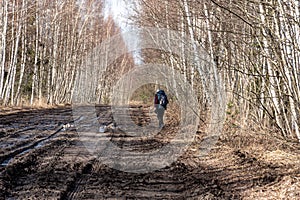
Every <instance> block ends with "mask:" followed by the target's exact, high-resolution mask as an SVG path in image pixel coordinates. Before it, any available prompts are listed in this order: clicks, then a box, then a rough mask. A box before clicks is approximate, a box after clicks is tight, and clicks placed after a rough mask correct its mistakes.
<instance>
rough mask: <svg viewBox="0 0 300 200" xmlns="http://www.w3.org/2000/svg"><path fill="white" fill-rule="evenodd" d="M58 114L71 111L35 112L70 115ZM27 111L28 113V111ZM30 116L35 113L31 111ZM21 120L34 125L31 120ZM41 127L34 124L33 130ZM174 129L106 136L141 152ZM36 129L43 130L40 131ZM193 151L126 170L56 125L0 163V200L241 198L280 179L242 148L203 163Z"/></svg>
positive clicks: (141, 120) (103, 112)
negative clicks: (145, 135) (158, 165)
mask: <svg viewBox="0 0 300 200" xmlns="http://www.w3.org/2000/svg"><path fill="white" fill-rule="evenodd" d="M97 109H98V112H99V113H98V117H99V120H100V121H99V123H108V122H112V121H113V119H112V115H111V113H110V112H111V111H110V107H109V106H106V107H104V106H103V107H98V108H97ZM133 111H134V112H132V113H133V114H132V116H131V117H132V118H133V121H134V122H135V123H136V124H137V125H144V124H146V123H147V120H148V119H147V115H145V114H143V113H139V112H144V111H143V110H142V109H140V107H136V108H135V109H133ZM61 113H63V115H70V111H69V110H68V111H66V109H65V111H62V112H60V111H59V110H56V111H55V112H50V111H47V110H46V111H44V112H42V113H39V112H37V114H38V115H37V116H40V115H42V114H43V115H45V114H48V119H49V120H51V119H53V122H48V124H51V123H54V122H55V123H58V122H59V121H63V122H64V123H68V122H70V120H67V119H69V117H66V116H62V115H61ZM26 115H28V116H30V113H27V114H26ZM17 116H18V115H15V117H17ZM31 117H32V118H35V117H34V114H33V115H32V116H31ZM27 119H29V117H28V118H27ZM45 119H47V118H46V117H45V118H44V120H45ZM10 120H15V119H13V118H11V117H9V120H7V124H10V123H11V122H10ZM37 120H38V119H37ZM31 121H33V120H31ZM22 123H23V124H28V125H29V127H34V125H33V124H31V123H29V122H28V123H27V122H26V121H23V122H22ZM39 123H41V124H47V123H46V122H45V123H44V122H42V121H40V122H39ZM23 124H22V126H20V127H21V128H20V129H21V130H14V131H13V132H11V133H12V134H13V133H14V132H16V131H22V130H24V129H23V128H24V126H23ZM37 124H38V123H37ZM25 128H26V127H25ZM40 128H41V127H40V125H38V126H37V129H40ZM60 128H61V127H57V130H55V131H58V130H59V129H60ZM0 131H1V130H0ZM28 131H31V130H28ZM32 131H35V130H32ZM55 131H54V132H55ZM176 131H177V129H176V126H175V125H173V124H168V125H167V126H166V129H164V130H162V131H161V132H160V133H158V134H157V135H156V136H155V137H153V138H152V139H148V140H147V139H146V140H140V139H138V138H136V137H132V136H129V135H126V133H124V132H122V130H108V132H109V133H108V134H107V135H108V137H110V141H111V142H112V143H114V144H115V145H117V146H118V147H120V148H123V149H126V150H130V149H131V150H133V151H141V152H143V151H151V150H153V149H156V148H160V147H161V145H165V144H167V143H168V142H169V140H170V139H172V138H173V136H174V132H176ZM54 132H53V133H52V132H51V133H50V134H54ZM35 133H37V134H41V132H40V131H39V130H38V131H36V132H35ZM6 136H7V137H8V136H9V134H7V135H6ZM48 136H50V135H48ZM48 136H47V137H48ZM35 139H36V140H35V141H34V143H35V144H38V141H40V140H43V139H45V138H38V137H37V138H35ZM1 141H4V140H1ZM45 141H46V140H45ZM30 144H31V145H32V144H33V143H30ZM21 148H25V147H21ZM23 150H24V149H23ZM187 154H188V153H187ZM191 154H192V153H191ZM191 154H188V155H186V157H187V158H184V156H185V155H183V156H182V157H179V158H178V160H177V161H176V162H174V163H173V164H171V165H170V166H167V167H165V168H163V169H160V170H157V171H154V172H149V173H145V174H132V173H126V172H122V171H118V170H116V169H112V168H109V167H108V166H106V165H104V164H102V163H101V162H100V161H98V160H97V159H94V158H93V156H91V155H90V154H89V152H88V151H87V150H86V149H85V146H84V145H83V144H82V142H81V141H80V138H79V136H78V133H76V132H75V131H74V130H66V131H62V130H60V131H59V132H58V133H57V134H56V135H55V136H54V137H52V138H50V139H49V140H48V141H47V142H45V143H43V146H41V147H40V148H32V150H30V151H28V152H26V153H25V154H23V155H18V154H17V155H15V156H14V160H13V161H12V162H11V163H10V164H9V165H8V166H7V167H5V168H3V173H1V174H0V199H6V198H12V199H80V200H81V199H242V196H241V195H240V194H241V193H242V191H244V190H246V189H249V188H252V187H254V186H264V185H266V184H273V183H278V182H279V181H280V180H281V177H282V176H284V174H280V173H279V172H277V171H274V169H273V168H270V167H269V166H268V165H266V164H264V163H261V162H259V161H258V160H256V159H255V158H252V157H249V156H250V155H248V154H245V152H243V151H232V152H230V151H228V152H226V151H225V154H224V151H222V152H219V154H216V153H214V155H213V156H216V157H207V158H205V159H203V160H201V162H200V161H199V160H200V159H198V160H197V159H196V160H195V161H193V160H191V157H192V156H191ZM247 158H248V159H247ZM137 162H138V160H137ZM191 162H195V164H190V163H191Z"/></svg>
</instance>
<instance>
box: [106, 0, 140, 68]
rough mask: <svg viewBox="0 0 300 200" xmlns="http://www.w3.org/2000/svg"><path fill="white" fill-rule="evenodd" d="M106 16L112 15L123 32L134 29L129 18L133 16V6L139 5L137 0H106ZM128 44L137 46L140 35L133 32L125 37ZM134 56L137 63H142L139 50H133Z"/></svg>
mask: <svg viewBox="0 0 300 200" xmlns="http://www.w3.org/2000/svg"><path fill="white" fill-rule="evenodd" d="M104 3H105V6H104V11H103V12H104V18H107V17H108V16H109V15H111V16H112V17H113V19H114V22H115V23H116V24H117V25H118V26H119V27H120V29H121V32H128V31H132V30H134V28H135V27H134V26H133V25H131V23H130V21H129V18H130V17H131V16H133V14H134V13H133V9H132V8H133V7H136V6H137V4H138V3H137V1H136V0H135V1H134V0H104ZM124 40H125V43H126V45H130V46H132V45H133V46H136V45H138V43H139V39H138V35H135V34H131V37H128V34H127V37H124ZM132 55H133V58H134V61H135V64H142V60H141V57H140V56H139V55H140V54H139V52H133V54H132Z"/></svg>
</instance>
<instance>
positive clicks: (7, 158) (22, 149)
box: [0, 126, 63, 167]
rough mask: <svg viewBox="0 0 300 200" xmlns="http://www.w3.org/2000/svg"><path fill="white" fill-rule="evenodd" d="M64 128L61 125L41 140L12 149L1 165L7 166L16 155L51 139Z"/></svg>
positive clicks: (2, 159)
mask: <svg viewBox="0 0 300 200" xmlns="http://www.w3.org/2000/svg"><path fill="white" fill-rule="evenodd" d="M62 129H63V126H60V127H59V128H58V129H57V130H56V131H55V132H54V133H52V134H50V135H49V136H48V137H46V138H42V139H39V140H37V141H35V142H33V143H31V144H30V145H26V146H23V147H21V148H18V149H16V150H14V151H12V152H11V153H9V154H7V155H4V156H3V157H2V158H1V160H0V163H1V166H4V167H5V166H7V165H8V164H9V163H10V162H11V161H12V160H13V159H14V158H15V157H17V156H20V155H22V154H25V153H27V152H28V151H30V150H33V149H35V148H36V147H37V146H39V145H40V144H41V143H43V142H45V141H48V140H50V139H51V138H53V137H54V136H56V135H57V134H58V133H59V132H60V131H61V130H62Z"/></svg>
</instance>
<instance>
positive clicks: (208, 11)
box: [0, 0, 300, 139]
mask: <svg viewBox="0 0 300 200" xmlns="http://www.w3.org/2000/svg"><path fill="white" fill-rule="evenodd" d="M138 5H139V6H138V9H136V10H135V11H136V14H135V15H133V16H132V19H131V22H132V23H133V24H135V25H137V26H146V27H147V26H148V27H157V28H166V29H170V30H176V31H179V32H180V33H182V35H183V36H185V37H189V38H191V40H194V41H195V42H197V43H198V44H199V45H201V46H202V47H203V48H204V49H205V50H206V52H208V54H209V56H210V57H211V58H212V59H213V60H214V62H215V64H216V66H217V70H218V71H217V73H218V74H219V75H220V76H221V77H222V78H223V82H224V85H225V88H226V94H227V104H228V105H227V106H228V108H230V109H231V110H233V111H232V112H230V113H228V114H229V115H235V116H238V118H239V121H240V123H241V124H243V123H244V124H245V123H248V122H249V120H251V123H256V124H260V125H262V126H264V127H272V128H275V129H277V130H280V133H282V136H284V137H285V138H289V139H295V138H298V139H300V133H299V124H300V123H299V114H300V113H299V98H300V83H299V81H300V51H299V50H300V21H299V20H300V14H299V10H300V1H299V0H260V1H248V0H239V1H238V0H230V1H227V0H201V1H200V0H140V1H139V4H138ZM0 16H1V18H0V32H1V39H0V47H1V48H0V51H1V53H0V100H1V103H2V104H3V105H21V104H22V102H28V103H29V104H34V103H36V102H45V103H47V104H58V103H71V101H72V94H73V92H74V91H73V89H74V85H75V84H76V83H75V80H76V77H78V76H86V78H88V75H87V74H85V73H84V67H83V66H84V65H82V64H83V63H84V59H85V57H86V56H87V55H88V54H89V53H90V52H91V51H92V50H93V49H94V48H95V47H96V46H98V45H100V44H101V42H102V41H104V40H105V39H107V38H109V37H111V36H112V35H114V34H118V33H120V30H119V28H118V27H117V26H116V24H115V23H114V21H113V20H112V18H108V19H104V17H103V2H102V1H100V0H86V1H83V0H82V1H73V0H53V1H51V0H39V1H38V0H32V1H28V0H7V1H1V2H0ZM166 40H168V38H166ZM149 55H150V56H149ZM151 55H152V57H151ZM153 55H158V54H157V53H153V52H152V53H149V51H148V52H146V51H144V52H142V53H141V56H142V57H143V60H146V61H147V60H148V61H151V59H154V58H153ZM159 55H160V56H162V57H161V62H165V63H167V64H168V65H169V66H172V67H173V68H174V69H176V70H179V71H180V72H181V73H182V74H183V75H184V77H185V78H186V81H188V82H190V83H191V85H192V86H193V87H194V89H195V90H196V91H199V93H198V94H199V100H200V101H203V102H204V101H206V100H205V98H204V97H205V92H204V91H203V88H202V87H201V79H199V77H200V75H199V74H197V71H196V70H195V65H191V64H189V63H187V62H186V60H185V58H184V57H176V56H174V55H170V54H163V55H162V54H159ZM155 59H157V58H155ZM133 63H134V62H133V58H132V56H131V55H130V54H128V55H124V57H122V58H120V59H119V60H118V61H117V62H116V63H114V64H113V66H110V68H109V70H108V71H107V72H105V73H104V74H103V75H102V76H101V79H99V80H98V81H99V87H98V89H97V92H98V93H99V102H102V103H104V102H106V103H108V102H109V95H110V90H111V87H112V86H113V84H114V83H115V81H116V80H118V77H120V76H121V75H122V74H124V73H125V72H126V71H128V69H129V68H131V67H132V65H133ZM203 96H204V97H203Z"/></svg>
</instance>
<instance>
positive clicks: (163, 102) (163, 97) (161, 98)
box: [156, 90, 169, 109]
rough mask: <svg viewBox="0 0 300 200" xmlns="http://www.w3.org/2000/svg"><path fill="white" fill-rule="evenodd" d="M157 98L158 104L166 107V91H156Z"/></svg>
mask: <svg viewBox="0 0 300 200" xmlns="http://www.w3.org/2000/svg"><path fill="white" fill-rule="evenodd" d="M156 94H157V99H158V103H159V105H160V106H162V107H164V109H167V105H168V103H169V101H168V97H167V95H166V93H165V92H164V91H163V90H160V91H158V92H157V93H156Z"/></svg>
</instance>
